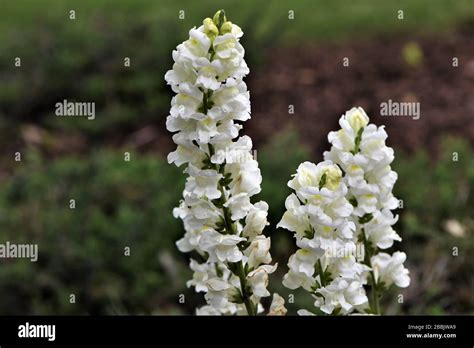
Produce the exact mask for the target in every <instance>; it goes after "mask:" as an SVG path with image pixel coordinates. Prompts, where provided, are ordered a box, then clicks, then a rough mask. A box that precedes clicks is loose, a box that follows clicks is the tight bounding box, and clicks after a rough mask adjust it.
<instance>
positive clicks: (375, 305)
mask: <svg viewBox="0 0 474 348" xmlns="http://www.w3.org/2000/svg"><path fill="white" fill-rule="evenodd" d="M370 278H371V287H372V305H371V309H372V312H373V313H374V314H377V315H380V297H379V294H378V291H377V284H376V282H375V276H374V272H373V271H371V272H370Z"/></svg>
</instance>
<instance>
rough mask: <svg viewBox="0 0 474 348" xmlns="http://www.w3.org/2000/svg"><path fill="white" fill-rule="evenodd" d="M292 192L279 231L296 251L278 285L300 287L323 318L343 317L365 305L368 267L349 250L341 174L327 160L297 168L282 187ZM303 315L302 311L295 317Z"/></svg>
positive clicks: (351, 234) (351, 239)
mask: <svg viewBox="0 0 474 348" xmlns="http://www.w3.org/2000/svg"><path fill="white" fill-rule="evenodd" d="M288 186H289V187H290V188H292V189H293V190H294V191H295V193H292V194H291V195H290V196H289V197H288V198H287V200H286V209H287V211H286V212H285V214H284V215H283V218H282V220H281V221H280V223H279V224H278V226H279V227H283V228H286V229H288V230H290V231H292V232H295V238H296V244H297V246H298V247H299V249H298V250H297V251H296V253H295V254H293V255H292V256H290V259H289V262H288V267H289V271H288V273H287V274H286V275H285V277H284V280H283V285H285V286H286V287H288V288H290V289H296V288H299V287H303V288H304V289H305V290H307V291H309V292H310V293H311V294H312V295H313V297H314V299H315V302H314V305H315V307H317V308H318V309H319V310H320V311H321V312H324V313H327V314H333V313H336V314H337V313H341V314H348V313H351V312H352V311H355V310H358V309H359V308H363V307H364V306H365V305H367V302H368V299H367V296H366V295H365V290H364V287H363V285H364V284H365V283H366V281H367V273H368V267H367V266H364V265H362V264H361V263H359V262H358V261H357V260H356V259H355V256H354V255H353V254H354V251H355V242H354V240H355V237H354V235H355V225H354V223H353V222H352V221H350V219H349V217H350V216H351V214H352V212H353V207H352V205H351V204H350V203H349V202H348V201H347V199H346V198H345V196H346V195H347V191H348V190H347V187H346V185H345V183H344V181H343V178H342V171H341V169H340V168H339V167H338V166H337V165H336V164H334V163H332V162H331V161H324V162H321V163H319V164H318V165H316V164H313V163H310V162H304V163H302V164H301V165H300V166H299V167H298V170H297V172H296V174H295V175H294V176H293V179H292V180H290V181H289V182H288ZM301 314H306V312H301Z"/></svg>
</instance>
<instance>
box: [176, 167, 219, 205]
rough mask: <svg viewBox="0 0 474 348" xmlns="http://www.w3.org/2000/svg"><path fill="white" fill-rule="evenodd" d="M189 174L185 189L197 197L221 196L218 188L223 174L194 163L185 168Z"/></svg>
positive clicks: (213, 197) (211, 197)
mask: <svg viewBox="0 0 474 348" xmlns="http://www.w3.org/2000/svg"><path fill="white" fill-rule="evenodd" d="M185 173H188V174H189V177H188V179H187V182H186V188H185V191H186V192H187V193H189V194H192V195H195V196H197V197H203V196H204V197H207V198H208V199H217V198H219V197H220V196H221V192H220V191H219V190H218V188H217V184H218V182H219V180H220V179H221V178H222V174H219V173H217V172H216V171H215V170H211V169H204V170H201V169H198V168H196V167H194V166H193V165H189V167H188V168H187V169H186V170H185Z"/></svg>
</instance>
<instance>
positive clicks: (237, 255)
mask: <svg viewBox="0 0 474 348" xmlns="http://www.w3.org/2000/svg"><path fill="white" fill-rule="evenodd" d="M243 240H245V238H241V237H239V236H236V235H229V234H221V233H219V232H217V231H215V230H213V229H207V230H205V231H204V232H202V236H201V239H200V241H199V246H200V248H201V249H202V250H203V251H205V252H207V253H208V254H209V259H208V261H209V262H217V261H220V262H225V261H229V262H238V261H240V260H242V252H241V251H240V250H239V247H238V246H237V244H238V243H240V242H241V241H243Z"/></svg>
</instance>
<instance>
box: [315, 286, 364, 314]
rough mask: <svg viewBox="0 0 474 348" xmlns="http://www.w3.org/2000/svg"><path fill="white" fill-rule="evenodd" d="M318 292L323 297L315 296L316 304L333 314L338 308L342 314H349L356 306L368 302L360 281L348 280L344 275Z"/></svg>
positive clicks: (325, 311)
mask: <svg viewBox="0 0 474 348" xmlns="http://www.w3.org/2000/svg"><path fill="white" fill-rule="evenodd" d="M317 292H318V293H319V294H321V295H322V296H323V297H319V296H314V297H315V299H316V301H315V305H316V307H319V308H320V309H321V310H322V311H323V312H324V313H327V314H331V313H332V312H333V311H334V310H335V309H336V308H340V310H341V314H348V313H350V312H351V311H353V310H354V309H355V308H356V307H359V306H363V305H364V304H366V303H367V302H368V298H367V296H366V294H365V291H364V288H363V287H362V284H361V283H360V282H358V281H348V280H347V279H345V278H342V277H340V278H336V279H335V280H334V281H333V282H331V284H329V285H328V286H326V287H323V288H321V289H318V290H317Z"/></svg>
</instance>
